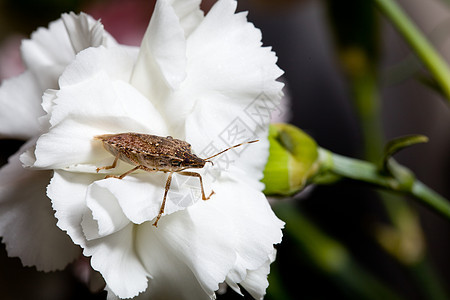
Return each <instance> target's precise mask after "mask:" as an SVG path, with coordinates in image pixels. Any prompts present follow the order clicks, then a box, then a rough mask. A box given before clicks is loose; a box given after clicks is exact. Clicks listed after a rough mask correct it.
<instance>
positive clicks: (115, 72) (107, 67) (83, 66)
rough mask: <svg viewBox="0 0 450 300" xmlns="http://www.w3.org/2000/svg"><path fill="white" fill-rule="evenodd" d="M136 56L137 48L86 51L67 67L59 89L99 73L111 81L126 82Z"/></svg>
mask: <svg viewBox="0 0 450 300" xmlns="http://www.w3.org/2000/svg"><path fill="white" fill-rule="evenodd" d="M137 54H138V48H136V47H126V46H120V47H111V48H105V47H98V48H89V49H86V50H84V51H82V52H80V53H79V54H78V55H77V57H76V59H75V60H73V61H72V62H71V64H70V65H68V66H67V68H66V70H65V71H64V73H63V74H62V75H61V78H60V79H59V84H60V86H61V88H62V87H64V86H74V85H76V84H78V83H80V82H83V81H85V80H88V79H91V78H92V77H94V76H97V75H98V74H101V73H106V74H107V75H108V76H109V77H110V78H111V79H112V80H122V81H124V82H128V81H129V79H130V76H131V71H132V68H133V64H134V62H135V60H136V57H137Z"/></svg>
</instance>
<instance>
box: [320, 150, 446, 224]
mask: <svg viewBox="0 0 450 300" xmlns="http://www.w3.org/2000/svg"><path fill="white" fill-rule="evenodd" d="M319 153H320V159H321V161H322V166H323V168H324V169H323V171H328V172H331V173H333V174H335V175H338V176H341V177H344V178H349V179H353V180H357V181H362V182H365V183H369V184H373V185H376V186H379V187H382V188H385V189H388V190H391V191H396V192H406V193H409V194H411V195H413V196H415V197H416V198H417V199H418V200H420V201H421V202H422V203H423V204H425V205H427V206H428V207H430V208H432V209H434V210H435V211H436V212H438V213H440V214H441V215H442V216H444V217H446V218H448V219H449V220H450V202H449V201H448V200H447V199H445V198H444V197H442V196H441V195H439V194H437V193H436V192H434V191H433V190H431V189H430V188H429V187H427V186H426V185H425V184H423V183H422V182H420V181H418V180H417V179H415V178H414V176H413V175H412V174H411V173H410V172H409V170H407V169H406V168H404V167H402V166H400V165H398V164H391V168H393V171H394V172H392V173H393V174H399V175H400V176H398V177H393V176H392V175H388V174H382V173H381V172H379V170H378V167H377V166H376V165H375V164H373V163H369V162H366V161H362V160H358V159H353V158H349V157H345V156H341V155H338V154H334V153H331V152H330V151H328V150H325V149H320V150H319Z"/></svg>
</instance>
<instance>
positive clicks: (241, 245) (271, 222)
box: [213, 179, 284, 282]
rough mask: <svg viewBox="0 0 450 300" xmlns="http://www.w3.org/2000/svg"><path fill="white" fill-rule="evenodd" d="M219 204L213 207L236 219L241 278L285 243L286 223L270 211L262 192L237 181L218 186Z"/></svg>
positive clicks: (217, 202)
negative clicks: (282, 238)
mask: <svg viewBox="0 0 450 300" xmlns="http://www.w3.org/2000/svg"><path fill="white" fill-rule="evenodd" d="M214 191H215V192H216V195H215V196H216V197H217V201H215V202H214V203H213V204H214V206H215V207H216V209H218V210H220V211H222V212H223V213H224V214H227V216H228V217H229V218H230V219H231V220H232V223H233V226H234V228H235V234H236V235H237V246H236V249H235V250H236V252H237V254H238V255H239V259H238V260H237V264H236V265H235V267H234V269H235V270H234V272H235V273H236V274H238V275H239V276H240V277H241V279H240V280H238V279H236V278H235V279H236V280H237V281H236V282H240V281H241V280H243V279H244V278H242V275H243V274H246V272H247V270H256V269H259V268H260V267H261V266H262V265H263V264H264V263H266V261H267V259H268V258H270V257H271V256H272V255H273V245H274V244H278V243H280V242H281V237H282V232H281V228H283V226H284V223H283V222H282V221H281V220H279V219H278V218H277V217H276V216H275V214H274V213H273V211H272V210H271V208H270V205H269V203H268V202H267V199H266V197H265V196H264V195H263V194H262V193H261V192H259V191H258V190H255V189H253V188H252V187H249V186H248V185H246V184H243V183H240V182H236V181H235V180H231V179H230V180H227V181H224V180H221V181H220V184H215V185H214Z"/></svg>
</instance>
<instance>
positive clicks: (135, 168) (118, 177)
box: [105, 166, 142, 179]
mask: <svg viewBox="0 0 450 300" xmlns="http://www.w3.org/2000/svg"><path fill="white" fill-rule="evenodd" d="M139 169H142V166H137V167H134V168H133V169H131V170H129V171H126V172H125V173H123V174H122V175H119V176H117V175H106V177H105V179H106V178H117V179H122V178H124V177H125V176H127V175H129V174H131V173H133V172H134V171H136V170H139Z"/></svg>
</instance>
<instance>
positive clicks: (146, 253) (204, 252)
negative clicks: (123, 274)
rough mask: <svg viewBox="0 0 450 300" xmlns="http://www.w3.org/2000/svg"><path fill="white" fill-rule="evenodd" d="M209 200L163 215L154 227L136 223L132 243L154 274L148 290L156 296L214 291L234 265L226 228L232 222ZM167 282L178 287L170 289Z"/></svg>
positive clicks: (201, 294)
mask: <svg viewBox="0 0 450 300" xmlns="http://www.w3.org/2000/svg"><path fill="white" fill-rule="evenodd" d="M212 201H215V200H214V199H213V198H211V199H210V200H208V201H205V202H199V203H198V204H197V205H195V206H192V207H190V208H189V209H187V210H184V211H180V212H177V213H175V214H172V215H169V216H165V217H163V218H162V219H161V221H160V223H159V225H158V228H154V227H152V226H151V225H150V224H149V223H144V224H142V225H140V226H139V231H138V235H137V241H138V244H137V249H138V252H139V253H140V257H141V260H142V262H143V263H144V265H145V266H146V268H147V270H148V271H149V273H150V274H151V275H152V276H153V279H152V280H151V281H150V286H149V290H150V292H151V291H154V293H155V297H157V299H160V298H163V296H162V295H164V294H165V293H168V295H169V296H172V297H174V299H178V297H180V298H179V299H203V298H204V299H208V298H209V297H213V296H214V291H215V290H217V289H218V288H219V283H220V282H223V281H224V279H225V277H226V274H227V273H228V270H230V268H231V267H232V266H233V264H234V261H235V252H234V250H233V249H234V242H235V241H234V238H233V235H232V234H228V233H230V228H231V227H232V226H231V224H230V223H229V220H228V219H226V218H225V215H223V214H222V213H221V212H220V211H215V209H214V208H212V207H210V206H209V203H208V202H212ZM224 236H226V238H224ZM193 275H195V277H194V276H193ZM199 285H200V286H199ZM172 286H179V287H178V288H177V290H174V289H173V288H171V287H172ZM200 287H201V288H200ZM182 295H185V296H182ZM188 295H189V296H190V298H189V296H188ZM158 296H159V297H158ZM169 296H167V297H169Z"/></svg>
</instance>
